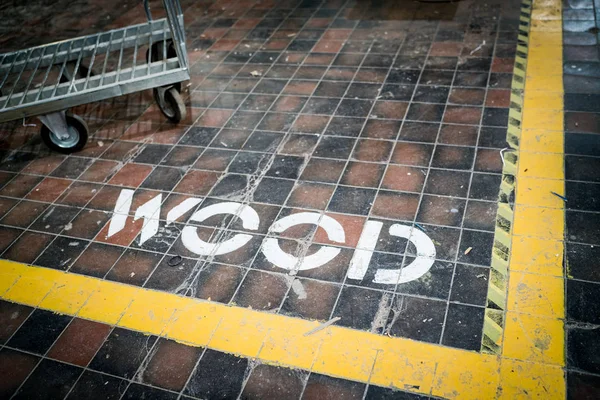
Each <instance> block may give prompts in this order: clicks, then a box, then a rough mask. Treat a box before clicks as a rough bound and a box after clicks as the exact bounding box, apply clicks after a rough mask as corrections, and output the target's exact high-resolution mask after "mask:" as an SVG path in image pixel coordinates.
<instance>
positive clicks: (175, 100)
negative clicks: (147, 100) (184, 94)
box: [154, 86, 187, 123]
mask: <svg viewBox="0 0 600 400" xmlns="http://www.w3.org/2000/svg"><path fill="white" fill-rule="evenodd" d="M154 100H156V104H158V108H160V111H162V113H163V114H164V115H165V117H167V118H168V119H169V121H171V122H175V123H177V122H179V121H181V120H182V119H185V117H186V115H187V111H186V108H185V103H184V102H183V99H182V98H181V95H180V94H179V91H178V90H177V88H176V87H175V86H168V87H158V88H155V89H154Z"/></svg>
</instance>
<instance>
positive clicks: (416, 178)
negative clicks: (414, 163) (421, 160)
mask: <svg viewBox="0 0 600 400" xmlns="http://www.w3.org/2000/svg"><path fill="white" fill-rule="evenodd" d="M424 183H425V170H424V169H422V168H415V167H404V166H400V165H390V166H389V167H388V169H387V171H386V173H385V176H384V178H383V182H382V183H381V186H382V187H383V188H385V189H390V190H400V191H406V192H417V193H420V192H421V190H422V189H423V184H424Z"/></svg>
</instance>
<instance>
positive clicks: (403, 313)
mask: <svg viewBox="0 0 600 400" xmlns="http://www.w3.org/2000/svg"><path fill="white" fill-rule="evenodd" d="M445 314H446V303H445V302H442V301H438V300H433V299H422V298H416V297H410V296H401V295H396V296H394V299H393V303H392V307H391V311H390V314H389V318H388V324H387V327H386V332H387V333H389V334H390V335H391V336H396V337H406V338H409V339H414V340H419V341H423V342H430V343H438V342H439V340H440V337H441V335H442V326H443V323H444V316H445Z"/></svg>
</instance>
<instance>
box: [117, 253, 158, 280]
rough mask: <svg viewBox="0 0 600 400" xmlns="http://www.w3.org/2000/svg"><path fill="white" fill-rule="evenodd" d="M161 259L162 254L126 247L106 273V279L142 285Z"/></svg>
mask: <svg viewBox="0 0 600 400" xmlns="http://www.w3.org/2000/svg"><path fill="white" fill-rule="evenodd" d="M161 259H162V254H158V253H151V252H147V251H142V250H135V249H127V250H125V252H124V253H123V255H122V256H121V258H120V259H119V260H118V261H117V262H116V263H115V265H114V266H113V267H112V269H111V270H110V272H109V273H108V274H107V275H106V279H108V280H111V281H117V282H122V283H127V284H130V285H136V286H142V285H143V284H144V282H145V281H146V279H147V278H148V277H149V276H150V274H151V273H152V271H154V268H155V267H156V266H157V265H158V263H159V262H160V260H161Z"/></svg>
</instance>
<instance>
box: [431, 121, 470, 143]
mask: <svg viewBox="0 0 600 400" xmlns="http://www.w3.org/2000/svg"><path fill="white" fill-rule="evenodd" d="M478 131H479V129H478V127H477V126H471V125H442V129H441V130H440V136H439V138H438V141H439V143H445V144H455V145H459V146H475V145H476V144H477V132H478Z"/></svg>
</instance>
